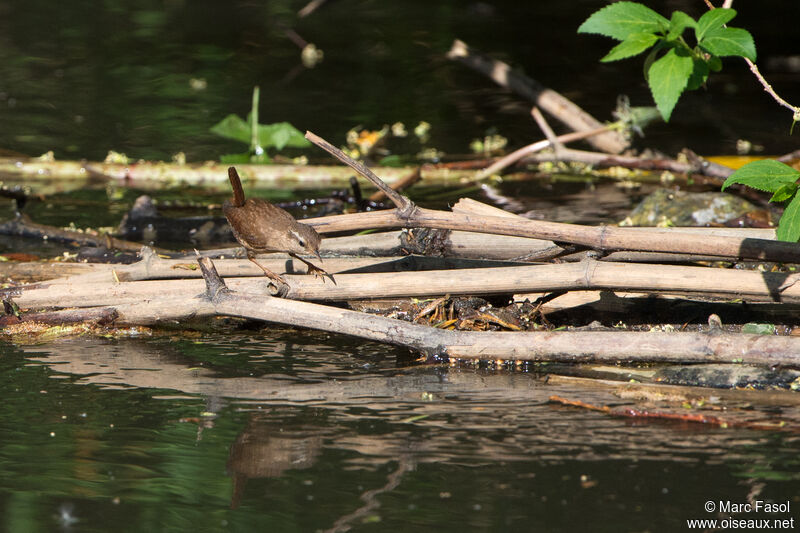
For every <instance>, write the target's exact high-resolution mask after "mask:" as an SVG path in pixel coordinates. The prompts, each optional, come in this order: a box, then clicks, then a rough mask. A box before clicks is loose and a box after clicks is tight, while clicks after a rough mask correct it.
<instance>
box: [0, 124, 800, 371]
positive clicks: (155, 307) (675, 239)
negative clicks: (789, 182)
mask: <svg viewBox="0 0 800 533" xmlns="http://www.w3.org/2000/svg"><path fill="white" fill-rule="evenodd" d="M306 136H307V138H309V140H311V141H312V142H314V143H315V144H317V145H318V146H320V147H322V148H323V149H325V150H326V151H328V152H329V153H331V154H332V155H334V156H335V157H337V158H339V159H340V160H342V161H343V162H345V163H346V164H348V165H349V166H350V167H351V168H353V169H354V170H355V171H356V172H357V173H358V174H360V175H362V176H364V177H365V178H367V179H369V180H370V181H371V182H372V183H373V184H374V185H375V186H376V187H378V188H379V189H380V190H382V191H383V192H384V193H385V194H386V196H387V197H388V198H389V199H390V200H391V201H392V202H394V204H395V206H396V207H395V209H393V210H389V211H381V212H372V213H358V214H351V215H337V216H331V217H322V218H317V219H310V220H308V221H307V223H308V224H310V225H312V226H313V227H314V228H315V229H316V230H317V231H318V232H319V233H321V234H331V233H342V232H351V231H354V230H363V229H369V228H384V229H389V228H405V229H407V230H409V229H410V231H411V232H412V233H413V232H414V231H415V230H414V229H415V228H434V229H435V230H436V231H438V232H440V233H439V239H438V253H439V254H440V255H442V254H443V255H447V256H449V257H447V258H441V257H440V258H435V257H430V258H425V260H424V261H422V260H421V261H420V262H427V263H428V264H427V265H426V267H427V268H431V267H433V268H434V269H433V270H425V271H408V270H405V269H407V268H408V267H409V266H410V263H413V261H410V260H409V259H408V258H406V259H402V258H399V257H364V256H363V254H362V256H361V257H342V255H344V254H345V253H346V252H347V251H351V252H352V251H358V250H362V251H363V250H369V251H370V253H372V254H378V253H380V252H381V250H380V249H381V248H382V249H383V253H387V252H388V253H392V252H396V251H397V250H398V249H399V248H400V247H401V244H400V238H401V236H402V237H404V238H406V239H407V238H408V235H407V234H405V235H400V234H398V232H388V233H379V234H371V235H363V236H350V237H333V238H326V239H324V240H323V246H322V248H321V252H322V254H323V257H324V258H325V259H324V266H325V268H326V270H327V271H328V272H330V273H332V274H333V275H334V279H335V283H332V282H331V281H330V280H325V279H322V278H319V279H317V278H314V277H312V276H305V275H293V274H292V273H293V272H295V268H298V271H299V269H300V268H302V265H296V264H295V263H294V261H293V260H292V259H290V258H288V259H287V257H288V256H287V257H284V256H281V255H280V254H271V255H269V256H265V257H264V258H263V259H260V262H262V263H263V264H264V265H265V266H267V267H268V268H270V269H274V270H276V271H286V272H288V273H289V274H288V275H286V276H284V279H285V280H286V282H287V283H286V285H287V286H286V287H285V288H283V289H284V290H283V292H282V293H280V294H279V288H278V287H276V286H275V285H274V284H271V283H269V280H266V279H265V278H264V277H263V275H261V272H260V270H259V269H258V268H257V267H255V266H254V265H252V263H250V262H249V261H246V260H237V259H221V260H217V261H216V262H214V261H212V260H211V259H210V258H209V257H208V256H207V255H208V254H205V256H201V255H200V254H198V257H197V258H196V261H195V259H194V258H187V259H163V258H160V257H159V256H158V255H157V254H156V253H155V252H153V251H152V250H148V249H145V250H144V251H143V253H142V258H141V260H140V261H139V262H138V263H135V264H133V265H128V266H112V265H103V266H93V267H91V268H92V271H91V272H87V273H82V274H73V275H68V276H65V277H61V278H56V279H52V280H49V281H45V282H39V283H34V284H30V285H24V286H18V287H12V288H8V289H3V290H2V291H0V295H1V296H2V298H3V300H4V301H5V302H6V307H7V309H8V308H18V309H26V310H40V309H47V310H48V311H47V312H46V313H44V314H42V313H38V314H37V313H33V312H28V313H26V314H24V315H23V317H24V318H25V319H26V320H37V319H38V320H47V321H58V320H61V321H74V320H87V319H94V320H97V321H100V322H111V323H113V324H115V325H154V324H167V323H181V322H182V321H185V320H187V319H192V318H194V319H198V318H204V317H213V316H220V315H224V316H234V317H243V318H248V319H256V320H263V321H269V322H274V323H280V324H286V325H291V326H301V327H307V328H313V329H319V330H324V331H330V332H335V333H343V334H347V335H354V336H357V337H361V338H365V339H371V340H375V341H379V342H386V343H391V344H395V345H402V346H407V347H409V348H412V349H414V350H418V351H420V352H422V353H424V354H427V355H437V356H444V357H450V358H459V359H503V360H527V361H562V362H588V361H605V362H668V361H669V362H684V363H686V362H690V363H698V362H706V363H708V362H716V363H720V362H726V363H745V364H760V365H786V366H798V365H799V364H800V338H798V337H794V336H764V335H748V334H733V333H723V332H722V331H716V332H714V333H696V332H695V333H690V332H671V333H664V332H660V333H659V332H632V331H614V330H612V331H609V330H606V331H532V332H491V331H485V332H483V331H481V332H478V331H454V330H442V329H436V328H433V327H430V326H426V325H420V324H414V323H410V322H406V321H403V320H399V319H394V318H386V317H382V316H375V315H372V314H367V313H362V312H358V311H353V310H349V309H343V308H341V307H338V306H331V305H329V303H331V302H342V301H348V300H362V299H370V298H408V297H430V296H442V295H451V296H456V295H509V296H510V295H514V294H525V293H553V292H559V293H560V292H564V291H597V290H605V291H634V292H638V293H647V294H669V295H680V296H681V297H683V298H690V299H695V300H727V301H730V300H745V301H747V302H749V303H753V304H755V305H758V304H759V303H766V302H769V303H772V304H774V303H780V304H782V305H789V306H790V305H793V304H797V303H800V285H797V286H796V282H797V281H798V280H800V277H798V276H799V275H798V274H790V273H783V272H761V271H756V270H753V271H747V270H734V269H720V268H710V267H707V266H680V265H674V264H664V263H670V262H681V263H685V262H694V261H708V260H722V261H731V262H734V261H740V260H748V259H750V260H757V261H771V262H787V263H798V262H800V247H798V246H797V245H796V244H789V243H783V242H777V241H775V240H773V238H774V236H773V235H772V233H773V232H772V230H750V231H748V230H731V229H724V230H723V229H661V228H659V229H647V228H617V227H606V226H600V227H585V226H579V225H572V224H560V223H552V222H541V221H533V220H528V219H524V218H521V217H518V216H516V215H512V214H510V213H507V212H504V211H501V210H499V209H496V208H494V207H490V206H486V205H484V204H480V203H478V202H475V201H471V200H461V201H459V202H458V203H457V204H456V205H455V206H454V207H453V210H452V212H445V211H435V210H430V209H423V208H419V207H417V206H415V205H414V204H413V203H412V202H410V201H409V200H408V198H406V197H404V196H402V195H400V194H399V193H397V192H396V191H394V190H392V189H391V188H389V187H388V186H387V185H386V184H385V183H383V182H382V181H381V180H380V179H379V178H378V177H377V176H375V175H374V174H373V173H372V172H371V171H370V170H369V169H368V168H366V167H365V166H364V165H362V164H360V163H358V162H356V161H353V160H352V159H350V158H349V157H347V156H346V155H345V154H343V153H342V152H341V151H339V150H338V149H336V148H335V147H333V146H331V145H330V144H328V143H326V142H325V141H324V140H322V139H320V138H319V137H317V136H316V135H314V134H312V133H310V132H309V133H307V135H306ZM490 236H491V237H490ZM478 257H479V258H481V259H475V258H478ZM553 258H558V259H559V261H560V262H558V263H555V264H531V261H543V260H547V259H553ZM656 260H657V261H659V263H658V264H655V263H654V262H653V261H656ZM412 266H413V265H412ZM198 267H199V268H198ZM87 268H88V267H87ZM398 269H401V271H397V270H398ZM376 270H378V272H376ZM380 270H382V272H381V271H380ZM201 278H202V280H201ZM223 278H224V279H226V280H227V281H223Z"/></svg>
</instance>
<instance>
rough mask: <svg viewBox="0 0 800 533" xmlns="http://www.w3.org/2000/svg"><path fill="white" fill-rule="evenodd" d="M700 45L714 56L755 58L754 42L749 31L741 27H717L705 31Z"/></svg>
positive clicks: (751, 59) (752, 59)
mask: <svg viewBox="0 0 800 533" xmlns="http://www.w3.org/2000/svg"><path fill="white" fill-rule="evenodd" d="M700 46H701V47H702V48H704V49H705V50H707V51H708V52H710V53H712V54H714V55H715V56H719V57H725V56H741V57H746V58H747V59H749V60H750V61H755V60H756V43H755V42H754V41H753V36H752V35H750V32H749V31H747V30H743V29H741V28H717V29H715V30H709V31H708V32H706V36H705V37H704V38H703V40H702V41H700Z"/></svg>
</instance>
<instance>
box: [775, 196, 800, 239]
mask: <svg viewBox="0 0 800 533" xmlns="http://www.w3.org/2000/svg"><path fill="white" fill-rule="evenodd" d="M775 237H776V238H777V239H778V240H779V241H786V242H797V241H798V240H800V200H798V197H797V196H795V197H794V198H793V199H792V201H791V202H789V205H787V206H786V209H785V210H784V211H783V215H781V219H780V221H779V222H778V229H777V230H775Z"/></svg>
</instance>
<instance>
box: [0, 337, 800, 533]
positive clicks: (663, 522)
mask: <svg viewBox="0 0 800 533" xmlns="http://www.w3.org/2000/svg"><path fill="white" fill-rule="evenodd" d="M246 333H247V334H245V333H243V332H239V333H238V334H228V335H224V336H222V335H218V334H203V335H200V336H197V337H195V338H194V339H192V340H176V339H174V338H173V339H170V338H169V337H160V338H147V339H139V340H136V339H126V340H120V341H99V342H98V341H95V340H70V341H66V340H65V341H60V342H57V343H53V344H50V345H46V346H33V347H24V348H20V347H14V346H11V345H9V344H3V345H0V350H2V354H3V357H2V359H1V360H0V365H2V373H1V374H0V383H1V384H2V385H0V388H2V390H3V391H5V392H4V398H5V399H4V402H3V409H2V410H0V430H1V431H2V435H3V438H2V441H1V442H0V464H2V469H0V472H2V474H0V475H1V476H2V481H1V482H0V484H1V485H0V516H2V520H1V521H0V523H1V524H2V526H0V527H3V528H5V530H7V531H58V530H63V531H110V530H120V531H143V530H154V531H188V530H200V531H254V530H270V531H317V530H328V529H329V528H332V527H333V526H334V525H335V524H336V523H337V521H342V522H341V523H340V525H343V524H344V523H346V524H348V525H350V526H352V527H353V530H356V531H400V530H402V529H405V528H408V527H416V528H419V529H421V530H423V531H430V530H433V529H436V530H440V531H464V530H468V531H533V530H536V531H540V530H543V531H586V530H591V531H609V532H610V531H682V530H685V529H687V528H686V526H685V520H686V519H692V518H715V517H716V515H715V514H714V513H707V512H705V511H704V510H703V505H704V504H705V502H706V501H707V500H713V501H718V500H723V501H727V500H730V501H734V502H745V501H747V496H748V494H754V495H756V497H757V498H758V499H763V500H774V501H786V500H790V501H791V505H793V506H794V507H797V506H798V505H800V502H799V501H798V500H797V494H798V487H800V482H798V459H797V453H796V452H797V446H798V438H797V436H792V435H776V434H770V433H764V432H755V431H745V430H730V429H728V430H724V429H711V428H704V427H695V426H685V425H681V424H670V423H630V422H627V421H624V420H619V419H614V418H609V417H607V416H605V415H603V414H598V413H588V414H587V412H585V411H579V410H573V409H570V408H564V407H558V406H554V405H551V404H548V403H547V398H548V396H549V395H550V394H569V393H570V391H568V390H565V389H562V388H559V387H555V386H544V385H543V384H542V383H541V382H539V381H538V380H536V379H535V376H534V375H532V374H529V373H522V372H510V373H508V372H499V373H498V372H488V371H480V370H478V371H475V370H463V369H462V370H458V369H455V370H436V369H427V370H426V369H420V368H416V369H413V368H410V369H409V368H407V369H401V368H399V367H400V366H403V365H406V364H410V359H408V354H407V353H405V352H404V351H402V350H399V351H398V350H393V349H387V348H385V347H383V346H379V345H373V344H364V343H353V342H350V341H347V340H345V339H337V338H329V337H328V336H325V335H320V334H314V333H305V332H298V331H295V332H274V331H272V332H270V331H269V330H265V331H256V330H253V331H250V332H246ZM371 491H376V493H375V494H372V496H371V497H370V496H369V493H370V492H371ZM368 503H369V505H368ZM359 510H361V512H359ZM759 516H762V517H763V516H764V515H759ZM791 516H797V514H796V512H794V513H789V514H785V515H774V516H771V517H778V518H790V517H791ZM746 517H748V518H752V517H753V516H746Z"/></svg>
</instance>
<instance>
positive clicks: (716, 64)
mask: <svg viewBox="0 0 800 533" xmlns="http://www.w3.org/2000/svg"><path fill="white" fill-rule="evenodd" d="M708 68H710V69H711V70H713V71H714V72H719V71H720V70H722V60H721V59H720V58H718V57H717V56H711V57H709V58H708Z"/></svg>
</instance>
